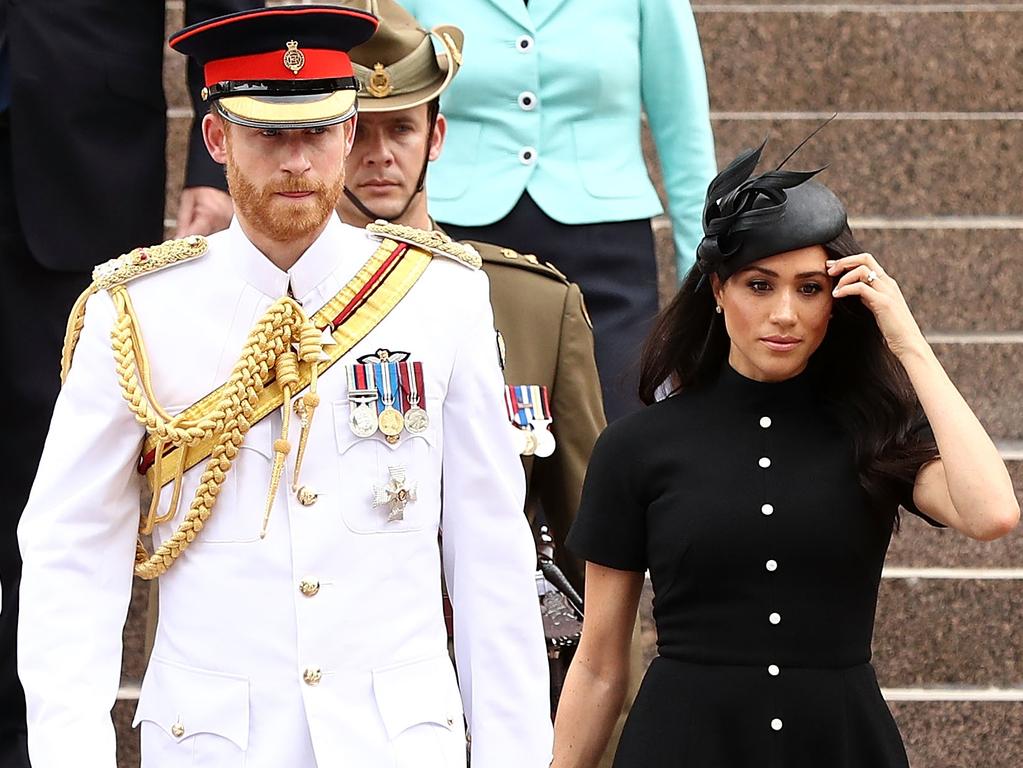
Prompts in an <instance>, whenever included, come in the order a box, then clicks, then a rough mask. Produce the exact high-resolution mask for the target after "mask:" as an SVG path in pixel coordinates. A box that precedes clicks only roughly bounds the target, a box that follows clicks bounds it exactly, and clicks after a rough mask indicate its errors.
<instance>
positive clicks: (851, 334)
mask: <svg viewBox="0 0 1023 768" xmlns="http://www.w3.org/2000/svg"><path fill="white" fill-rule="evenodd" d="M824 250H825V251H826V252H827V254H828V258H829V259H840V258H842V257H844V256H852V255H854V254H857V253H862V252H863V248H861V247H860V245H859V243H858V242H857V241H856V239H855V238H854V237H853V234H852V232H851V231H850V230H849V229H848V228H846V230H845V231H844V232H843V233H842V234H840V235H839V236H838V237H837V238H835V239H834V240H832V241H831V242H829V243H826V244H825V245H824ZM702 277H703V275H702V273H701V272H700V270H699V269H698V268H696V267H694V268H693V269H691V270H690V271H689V274H688V275H687V276H686V278H685V280H684V281H683V283H682V287H681V288H680V289H679V292H678V294H677V295H676V296H675V298H674V299H673V300H672V301H671V303H670V304H669V305H668V306H667V307H665V308H664V309H663V310H662V311H661V313H660V314H659V315H658V316H657V319H656V320H655V322H654V328H653V330H652V331H651V333H650V336H649V337H648V338H647V341H646V344H645V346H644V349H643V357H642V360H641V363H640V379H639V397H640V399H641V400H642V401H643V402H644V403H646V404H647V405H649V404H651V403H653V402H654V401H655V400H656V399H657V395H658V393H659V392H660V391H662V388H663V387H664V386H665V383H667V386H668V389H669V390H670V391H672V392H677V391H681V390H687V389H696V388H700V387H703V386H705V385H707V384H708V383H711V382H713V381H714V380H715V379H716V378H717V376H718V372H719V371H720V369H721V366H722V365H723V364H724V362H725V360H726V358H727V356H728V350H729V346H730V342H729V339H728V334H727V332H726V331H725V323H724V320H723V317H722V315H719V314H717V313H716V312H715V311H714V307H715V304H716V301H715V298H714V293H713V290H712V288H711V281H710V279H709V278H707V279H704V280H702V282H701V278H702ZM810 366H811V367H812V369H813V371H814V375H815V377H816V380H817V381H819V382H820V383H821V386H822V388H823V394H824V397H825V399H826V400H827V401H828V403H830V405H831V407H832V409H833V412H834V413H835V414H836V416H837V417H838V419H839V420H840V422H841V423H842V424H843V426H844V427H845V428H846V430H847V431H848V433H849V434H850V435H851V436H852V439H853V445H854V449H855V454H856V463H857V467H858V471H859V478H860V485H861V486H862V487H863V489H864V491H866V493H867V495H868V496H869V498H870V499H871V501H872V502H873V503H874V504H876V505H878V506H883V507H888V506H889V505H891V504H894V503H897V502H898V501H899V499H898V497H897V489H898V487H899V486H902V487H905V485H904V484H905V483H908V484H909V485H910V486H912V483H913V481H914V480H915V478H916V473H917V472H918V471H919V469H920V467H921V466H922V465H923V464H925V463H926V462H928V461H930V460H932V459H934V458H937V455H938V452H937V448H936V447H935V444H934V440H933V437H932V436H931V434H930V432H929V431H928V430H924V429H921V427H922V425H923V424H924V419H923V412H922V410H921V408H920V404H919V401H918V400H917V397H916V393H915V391H914V390H913V387H912V385H911V384H910V382H909V377H908V376H907V375H906V372H905V370H904V369H903V367H902V365H901V363H899V361H898V360H897V359H896V357H895V355H893V354H892V353H891V351H890V350H889V349H888V346H887V344H886V343H885V340H884V337H883V336H882V334H881V330H880V329H879V328H878V326H877V322H876V321H875V320H874V316H873V314H872V313H871V312H870V310H869V309H867V307H866V306H865V305H864V304H863V302H861V301H860V300H859V299H858V298H856V297H850V298H845V299H838V300H836V301H835V304H834V309H833V313H832V318H831V321H830V322H829V324H828V331H827V334H826V335H825V337H824V340H823V341H822V342H821V345H820V347H818V349H817V351H816V352H815V353H814V354H813V357H812V358H811V360H810Z"/></svg>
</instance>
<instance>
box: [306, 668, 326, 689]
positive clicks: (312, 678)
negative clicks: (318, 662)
mask: <svg viewBox="0 0 1023 768" xmlns="http://www.w3.org/2000/svg"><path fill="white" fill-rule="evenodd" d="M322 678H323V673H322V672H320V670H318V669H312V668H309V669H307V670H306V671H305V672H303V673H302V680H303V682H305V684H306V685H319V684H320V680H321V679H322Z"/></svg>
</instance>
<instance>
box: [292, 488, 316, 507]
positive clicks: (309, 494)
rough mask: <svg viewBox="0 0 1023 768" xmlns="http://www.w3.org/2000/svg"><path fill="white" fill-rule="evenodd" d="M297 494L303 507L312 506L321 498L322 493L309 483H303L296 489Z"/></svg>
mask: <svg viewBox="0 0 1023 768" xmlns="http://www.w3.org/2000/svg"><path fill="white" fill-rule="evenodd" d="M295 495H296V496H298V503H299V504H301V505H302V506H303V507H311V506H312V505H313V504H315V503H316V500H317V499H318V498H320V495H319V494H318V493H317V492H316V491H314V490H313V489H312V488H310V487H309V486H308V485H303V486H302V487H301V488H299V489H298V490H297V491H295Z"/></svg>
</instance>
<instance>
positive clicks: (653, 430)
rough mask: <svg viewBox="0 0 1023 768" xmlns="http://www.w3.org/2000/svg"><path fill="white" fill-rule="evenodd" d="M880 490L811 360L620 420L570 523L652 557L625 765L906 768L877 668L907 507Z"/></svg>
mask: <svg viewBox="0 0 1023 768" xmlns="http://www.w3.org/2000/svg"><path fill="white" fill-rule="evenodd" d="M900 502H901V503H902V504H903V505H904V506H906V507H907V509H909V510H910V511H913V512H915V509H913V507H912V487H911V485H910V484H908V483H907V484H905V485H904V486H902V487H899V486H896V487H893V488H892V502H891V504H890V505H888V506H887V508H884V509H878V508H876V506H873V505H871V504H870V502H869V500H868V498H867V497H866V495H865V493H864V492H863V490H862V489H861V487H860V485H859V482H858V479H857V473H856V463H855V459H854V456H853V445H852V441H851V439H850V437H849V436H848V435H847V434H846V433H845V432H844V431H843V429H842V428H841V427H840V425H839V423H838V422H837V420H836V419H835V417H834V416H833V415H832V412H831V410H830V409H829V407H828V406H827V405H826V404H825V403H824V402H823V400H822V399H820V397H819V394H818V390H817V387H815V386H814V381H813V373H812V371H809V370H808V371H807V372H805V373H803V374H801V375H799V376H797V377H795V378H793V379H789V380H788V381H784V382H780V383H774V384H767V383H760V382H755V381H752V380H750V379H747V378H745V377H743V376H741V375H739V374H738V373H736V372H735V371H734V370H733V369H732V368H731V367H729V366H728V365H725V366H724V367H723V368H722V371H721V374H720V376H719V377H718V380H717V382H716V383H715V384H714V385H713V386H709V387H706V388H703V389H701V390H697V391H692V392H684V393H682V394H680V395H677V396H675V397H671V398H669V399H668V400H665V401H663V402H660V403H657V404H656V405H653V406H650V407H649V408H646V409H644V410H642V411H640V412H638V413H635V414H632V415H630V416H628V417H625V418H623V419H621V420H620V421H618V422H615V423H614V424H612V425H611V426H610V427H608V429H607V430H606V431H605V432H604V434H603V435H602V436H601V438H600V440H599V441H598V443H597V446H596V448H595V449H594V452H593V457H592V459H591V463H590V467H589V471H588V473H587V477H586V485H585V488H584V490H583V498H582V504H581V506H580V509H579V514H578V517H577V519H576V522H575V525H574V526H573V528H572V531H571V533H570V535H569V538H568V545H569V547H570V548H571V549H572V550H573V551H574V552H575V553H576V554H577V555H579V556H580V557H583V558H585V559H586V560H588V561H591V562H594V563H598V564H601V565H605V566H608V567H612V568H618V569H623V570H633V571H645V570H647V569H649V571H650V577H651V581H652V584H653V590H654V619H655V621H656V624H657V638H658V643H657V644H658V656H657V658H655V659H654V661H653V663H652V664H651V665H650V668H649V670H648V671H647V674H646V677H645V678H644V680H643V685H642V687H641V689H640V692H639V695H638V697H637V699H636V702H635V704H634V705H633V708H632V711H631V713H630V715H629V720H628V723H627V725H626V727H625V731H624V733H623V735H622V739H621V742H620V745H619V749H618V754H617V757H616V759H615V767H616V768H639V767H640V766H642V768H661V767H662V766H663V767H664V768H668V767H669V766H670V767H671V768H683V767H684V768H747V767H748V768H905V767H906V766H907V765H908V763H907V759H906V753H905V749H904V748H903V745H902V740H901V737H900V736H899V732H898V729H897V727H896V725H895V722H894V720H893V719H892V716H891V714H890V713H889V711H888V708H887V706H886V704H885V702H884V700H883V699H882V697H881V693H880V690H879V688H878V684H877V680H876V678H875V676H874V670H873V668H872V667H871V665H870V641H871V634H872V631H873V624H874V610H875V607H876V604H877V590H878V585H879V583H880V579H881V567H882V564H883V561H884V556H885V552H886V550H887V548H888V543H889V540H890V538H891V534H892V530H893V525H894V521H895V518H896V515H897V512H898V504H899V503H900Z"/></svg>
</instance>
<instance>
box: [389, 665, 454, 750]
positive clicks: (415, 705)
mask: <svg viewBox="0 0 1023 768" xmlns="http://www.w3.org/2000/svg"><path fill="white" fill-rule="evenodd" d="M373 693H374V695H375V697H376V702H377V709H378V710H379V711H380V717H381V719H382V720H383V724H384V728H385V730H386V731H387V738H388V739H389V740H390V743H391V749H392V751H393V757H394V765H395V768H465V762H466V761H465V723H464V720H463V717H462V703H461V699H460V698H459V695H458V686H457V684H456V683H455V675H454V670H453V669H452V667H451V660H450V659H449V658H448V657H447V656H437V657H433V658H428V659H422V660H419V661H413V662H405V663H402V664H399V665H396V666H391V667H385V668H383V669H376V670H374V671H373Z"/></svg>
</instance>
